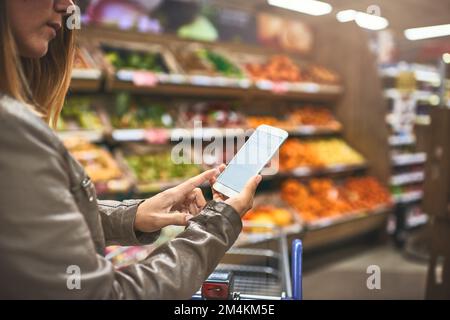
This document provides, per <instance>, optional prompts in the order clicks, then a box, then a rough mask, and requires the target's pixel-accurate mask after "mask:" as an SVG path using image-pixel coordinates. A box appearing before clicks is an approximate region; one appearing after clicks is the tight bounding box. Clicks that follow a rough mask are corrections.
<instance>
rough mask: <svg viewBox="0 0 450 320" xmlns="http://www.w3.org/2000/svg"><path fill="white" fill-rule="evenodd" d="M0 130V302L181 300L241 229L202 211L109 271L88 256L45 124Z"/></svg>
mask: <svg viewBox="0 0 450 320" xmlns="http://www.w3.org/2000/svg"><path fill="white" fill-rule="evenodd" d="M0 107H1V106H0ZM0 109H1V108H0ZM0 111H1V110H0ZM34 121H36V120H34ZM0 122H1V124H2V125H1V128H0V146H1V149H2V152H0V177H1V179H0V256H1V259H0V283H1V284H2V285H1V286H0V298H8V299H11V298H25V299H30V298H31V299H187V298H189V297H190V296H191V295H192V294H193V293H194V292H195V291H196V290H198V288H199V287H200V285H201V283H202V281H203V280H204V279H205V278H206V277H207V276H208V274H209V273H210V272H212V271H213V269H214V268H215V266H216V265H217V264H218V262H219V260H220V259H221V257H222V256H223V255H224V253H225V252H226V250H227V249H228V248H229V247H230V246H231V245H232V244H233V243H234V241H235V240H236V238H237V236H238V234H239V232H240V230H241V228H242V224H241V220H240V218H239V216H238V214H237V213H236V212H235V211H234V209H232V208H231V207H229V206H227V205H225V204H222V210H217V209H215V208H216V207H211V206H209V207H208V208H206V209H205V210H204V211H203V212H202V213H201V214H200V215H199V216H197V217H195V218H194V219H192V221H191V222H190V224H189V225H188V227H187V228H186V229H185V231H184V232H183V233H182V234H180V235H179V236H178V237H177V238H176V239H174V240H172V241H170V242H168V243H166V244H164V245H161V246H160V247H159V248H157V249H156V250H155V251H154V252H153V253H152V254H151V255H150V256H148V257H147V258H146V259H145V260H144V261H143V262H142V263H139V264H134V265H131V266H128V267H125V268H123V269H121V270H116V269H115V268H114V267H113V265H112V264H111V263H110V262H109V261H107V260H106V259H105V258H104V257H102V256H100V255H98V254H97V253H96V251H95V247H94V243H93V240H92V237H91V234H90V232H89V229H88V226H87V224H86V222H85V220H84V217H83V215H82V214H81V213H80V212H79V211H78V208H77V205H76V203H75V201H74V198H73V195H72V194H71V192H70V185H69V178H68V174H67V171H66V170H67V164H66V163H65V162H64V158H63V156H62V155H61V152H60V150H58V148H59V146H58V145H55V142H54V141H53V139H54V138H52V136H51V134H50V133H47V132H45V130H44V128H42V127H43V126H44V125H45V124H44V123H42V126H41V127H40V128H39V127H37V126H35V125H31V124H29V123H27V121H24V120H23V119H21V118H19V119H15V118H14V119H12V120H11V119H10V118H8V117H4V116H3V115H2V113H1V112H0ZM48 131H49V132H50V130H49V129H48ZM43 132H44V133H43ZM219 211H222V212H219Z"/></svg>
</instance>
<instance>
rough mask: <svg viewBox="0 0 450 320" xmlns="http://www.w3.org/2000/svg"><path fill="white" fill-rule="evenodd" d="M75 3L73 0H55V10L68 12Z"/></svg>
mask: <svg viewBox="0 0 450 320" xmlns="http://www.w3.org/2000/svg"><path fill="white" fill-rule="evenodd" d="M73 5H75V4H74V2H73V0H55V7H54V9H55V11H56V12H58V13H61V14H64V15H65V14H67V8H69V7H71V6H73Z"/></svg>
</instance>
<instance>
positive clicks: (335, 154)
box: [280, 138, 364, 170]
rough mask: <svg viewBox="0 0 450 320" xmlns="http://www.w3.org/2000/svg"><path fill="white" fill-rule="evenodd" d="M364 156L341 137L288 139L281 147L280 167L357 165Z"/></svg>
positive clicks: (289, 168) (284, 168)
mask: <svg viewBox="0 0 450 320" xmlns="http://www.w3.org/2000/svg"><path fill="white" fill-rule="evenodd" d="M362 163H364V158H363V157H362V156H361V155H360V154H359V153H358V152H356V151H355V150H354V149H352V148H351V147H350V146H349V145H348V144H347V143H345V142H344V141H343V140H340V139H336V138H333V139H323V140H314V141H310V142H309V141H308V142H302V141H300V140H298V139H289V140H287V141H286V142H285V143H284V144H283V146H282V147H281V149H280V168H281V169H282V170H292V169H295V168H298V167H305V166H307V167H323V166H332V165H356V164H362Z"/></svg>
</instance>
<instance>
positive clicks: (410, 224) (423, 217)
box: [405, 213, 429, 229]
mask: <svg viewBox="0 0 450 320" xmlns="http://www.w3.org/2000/svg"><path fill="white" fill-rule="evenodd" d="M428 220H429V217H428V215H427V214H426V213H422V214H419V215H411V216H409V217H407V218H406V221H405V224H406V226H405V227H406V228H408V229H412V228H417V227H420V226H422V225H424V224H426V223H427V222H428Z"/></svg>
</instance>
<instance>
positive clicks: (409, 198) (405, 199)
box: [393, 190, 423, 204]
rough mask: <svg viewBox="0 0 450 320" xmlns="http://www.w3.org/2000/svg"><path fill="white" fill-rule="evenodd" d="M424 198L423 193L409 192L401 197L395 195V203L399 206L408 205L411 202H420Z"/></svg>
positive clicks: (418, 191)
mask: <svg viewBox="0 0 450 320" xmlns="http://www.w3.org/2000/svg"><path fill="white" fill-rule="evenodd" d="M422 198H423V191H421V190H417V191H408V192H405V193H403V194H400V195H394V196H393V199H394V202H395V203H397V204H406V203H411V202H416V201H420V200H422Z"/></svg>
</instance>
